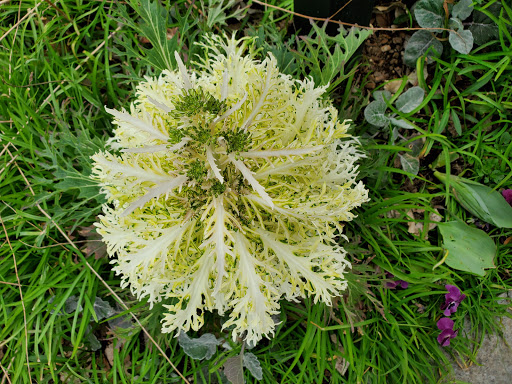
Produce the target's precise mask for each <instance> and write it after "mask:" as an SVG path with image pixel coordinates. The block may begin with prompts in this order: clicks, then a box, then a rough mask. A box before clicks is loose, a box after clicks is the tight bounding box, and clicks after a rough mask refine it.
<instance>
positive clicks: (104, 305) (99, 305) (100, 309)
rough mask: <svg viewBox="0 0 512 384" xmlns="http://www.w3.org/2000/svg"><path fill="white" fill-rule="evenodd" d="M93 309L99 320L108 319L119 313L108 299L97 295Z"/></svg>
mask: <svg viewBox="0 0 512 384" xmlns="http://www.w3.org/2000/svg"><path fill="white" fill-rule="evenodd" d="M93 309H94V313H95V314H96V317H97V319H98V321H101V320H103V319H108V318H109V317H112V316H114V315H115V314H116V313H117V312H116V310H115V309H114V308H112V306H111V305H110V303H109V302H108V301H105V300H102V299H100V298H99V297H97V296H96V299H95V300H94V304H93Z"/></svg>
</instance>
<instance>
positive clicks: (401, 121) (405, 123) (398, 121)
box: [389, 117, 414, 137]
mask: <svg viewBox="0 0 512 384" xmlns="http://www.w3.org/2000/svg"><path fill="white" fill-rule="evenodd" d="M389 122H390V123H391V124H393V125H394V126H395V127H398V128H404V129H414V125H412V124H411V123H409V122H408V121H407V120H404V119H397V118H394V117H390V118H389ZM397 137H398V136H397Z"/></svg>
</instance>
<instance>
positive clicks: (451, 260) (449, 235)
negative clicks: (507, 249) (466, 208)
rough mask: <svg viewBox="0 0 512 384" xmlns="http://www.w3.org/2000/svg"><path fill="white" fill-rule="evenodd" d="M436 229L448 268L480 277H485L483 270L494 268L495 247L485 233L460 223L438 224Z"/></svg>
mask: <svg viewBox="0 0 512 384" xmlns="http://www.w3.org/2000/svg"><path fill="white" fill-rule="evenodd" d="M438 227H439V230H440V231H441V235H442V236H443V248H445V249H446V251H447V252H448V255H447V257H446V264H447V265H448V266H449V267H451V268H453V269H457V270H460V271H466V272H472V273H475V274H477V275H480V276H484V275H485V269H487V268H495V265H494V257H495V256H496V245H495V244H494V242H493V241H492V239H491V237H490V236H489V235H488V234H487V233H485V232H484V231H482V230H480V229H476V228H473V227H470V226H469V225H467V224H465V223H463V222H460V221H451V222H448V223H440V224H438Z"/></svg>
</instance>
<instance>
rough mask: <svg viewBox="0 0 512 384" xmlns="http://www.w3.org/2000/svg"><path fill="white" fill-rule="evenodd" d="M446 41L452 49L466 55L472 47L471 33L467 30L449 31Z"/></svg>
mask: <svg viewBox="0 0 512 384" xmlns="http://www.w3.org/2000/svg"><path fill="white" fill-rule="evenodd" d="M448 41H449V42H450V45H451V46H452V48H453V49H455V50H456V51H457V52H459V53H462V54H464V55H467V54H468V53H469V52H471V50H472V49H473V34H472V33H471V31H468V30H462V29H459V30H458V31H456V32H453V31H450V35H449V36H448Z"/></svg>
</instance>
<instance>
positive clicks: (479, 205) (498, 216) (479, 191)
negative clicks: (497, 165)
mask: <svg viewBox="0 0 512 384" xmlns="http://www.w3.org/2000/svg"><path fill="white" fill-rule="evenodd" d="M434 175H435V176H436V177H437V178H438V179H439V180H441V181H443V182H444V181H445V180H446V175H445V174H442V173H439V172H435V173H434ZM450 186H451V188H452V191H453V195H454V196H455V198H456V199H457V201H458V202H459V203H460V204H461V205H462V206H463V207H464V208H466V209H467V210H468V211H469V212H471V213H472V214H473V215H475V216H476V217H478V218H479V219H481V220H483V221H485V222H487V223H490V224H493V225H495V226H497V227H499V228H512V207H511V206H510V205H509V204H508V203H507V202H506V200H505V199H504V198H503V196H502V195H501V194H500V193H499V192H496V191H494V190H492V188H489V187H487V186H485V185H482V184H480V183H476V182H474V181H471V180H467V179H463V178H461V177H457V176H450Z"/></svg>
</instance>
